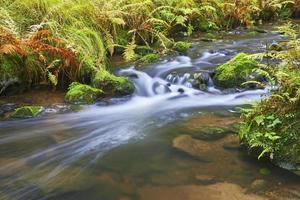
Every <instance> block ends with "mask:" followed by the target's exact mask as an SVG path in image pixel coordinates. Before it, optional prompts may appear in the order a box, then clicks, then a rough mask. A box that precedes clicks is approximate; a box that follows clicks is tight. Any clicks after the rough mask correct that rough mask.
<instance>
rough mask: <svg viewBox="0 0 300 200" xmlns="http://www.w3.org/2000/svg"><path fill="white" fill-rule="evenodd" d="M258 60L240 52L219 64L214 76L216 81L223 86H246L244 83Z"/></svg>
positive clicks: (256, 65)
mask: <svg viewBox="0 0 300 200" xmlns="http://www.w3.org/2000/svg"><path fill="white" fill-rule="evenodd" d="M257 67H258V62H257V61H256V60H255V59H253V58H251V57H249V55H248V54H245V53H239V54H237V55H236V56H235V57H234V58H232V59H231V60H230V61H228V62H226V63H225V64H223V65H221V66H219V67H218V68H217V71H216V74H215V76H214V78H213V79H214V83H215V84H216V85H217V86H218V87H222V88H234V87H245V86H243V85H242V84H243V83H244V82H246V81H247V80H249V77H250V75H251V74H252V71H253V69H255V68H257Z"/></svg>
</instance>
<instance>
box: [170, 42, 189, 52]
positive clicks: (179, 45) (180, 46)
mask: <svg viewBox="0 0 300 200" xmlns="http://www.w3.org/2000/svg"><path fill="white" fill-rule="evenodd" d="M191 46H192V44H191V43H189V42H183V41H179V42H175V43H174V45H173V49H174V50H176V51H178V52H181V53H186V52H187V50H188V49H189V48H191Z"/></svg>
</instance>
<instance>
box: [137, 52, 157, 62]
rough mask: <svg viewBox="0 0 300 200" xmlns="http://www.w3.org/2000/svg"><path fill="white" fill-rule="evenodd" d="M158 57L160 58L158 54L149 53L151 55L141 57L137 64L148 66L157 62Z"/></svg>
mask: <svg viewBox="0 0 300 200" xmlns="http://www.w3.org/2000/svg"><path fill="white" fill-rule="evenodd" d="M159 57H160V56H159V55H158V54H154V53H151V54H147V55H145V56H143V57H142V58H141V59H139V61H138V62H139V63H140V64H150V63H153V62H155V61H157V60H158V59H159Z"/></svg>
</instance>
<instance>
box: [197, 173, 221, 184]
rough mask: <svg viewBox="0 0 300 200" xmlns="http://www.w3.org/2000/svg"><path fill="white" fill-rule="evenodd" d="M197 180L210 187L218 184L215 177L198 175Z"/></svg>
mask: <svg viewBox="0 0 300 200" xmlns="http://www.w3.org/2000/svg"><path fill="white" fill-rule="evenodd" d="M195 178H196V180H197V181H198V182H199V183H200V184H203V185H209V184H214V183H216V182H217V181H216V179H215V178H214V177H213V176H209V175H196V177H195Z"/></svg>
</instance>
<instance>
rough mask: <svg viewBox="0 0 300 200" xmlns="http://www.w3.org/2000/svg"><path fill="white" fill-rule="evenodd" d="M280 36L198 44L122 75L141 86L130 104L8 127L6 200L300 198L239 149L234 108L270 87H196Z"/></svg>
mask: <svg viewBox="0 0 300 200" xmlns="http://www.w3.org/2000/svg"><path fill="white" fill-rule="evenodd" d="M280 39H281V38H280V36H279V35H277V34H273V33H266V34H261V35H258V36H257V37H256V38H251V39H249V38H248V39H247V38H241V39H238V38H237V37H235V38H234V39H232V38H230V37H229V38H228V40H226V41H222V42H220V41H217V42H216V43H212V44H206V45H201V44H202V43H197V41H195V45H194V48H193V49H192V50H191V52H189V56H178V57H173V58H170V59H167V60H165V61H161V62H159V63H156V64H153V65H151V66H149V67H148V68H147V70H145V71H139V70H136V69H135V68H133V67H131V68H128V69H123V70H120V71H119V73H120V74H122V75H125V76H128V77H130V78H131V79H132V80H133V82H134V84H135V86H136V92H135V94H134V95H133V96H131V97H128V98H125V99H123V100H122V99H117V100H111V103H109V105H106V103H103V104H102V103H99V104H96V105H92V106H86V107H84V108H83V109H82V110H80V111H79V112H76V113H69V114H60V115H49V116H47V115H44V116H43V117H40V118H37V119H27V120H18V121H5V122H0V131H1V134H0V177H1V178H0V199H59V200H60V199H79V200H80V199H101V200H102V199H103V200H106V199H107V200H110V199H114V200H115V199H117V200H118V199H119V200H125V199H132V200H134V199H145V200H147V199H163V200H166V199H190V200H193V199H203V197H205V199H208V200H209V199H233V198H236V199H247V200H248V199H266V198H270V199H287V198H293V199H297V198H298V199H300V194H299V187H300V180H299V178H298V177H296V176H295V175H293V174H290V173H289V172H286V171H283V170H281V169H278V168H276V167H274V166H272V165H270V164H269V163H267V162H258V161H257V160H256V159H254V158H251V157H249V156H248V155H245V151H243V150H242V149H241V148H240V146H239V143H238V138H237V135H236V128H234V127H235V126H236V123H237V122H238V121H239V119H238V114H236V113H235V112H236V109H235V108H236V106H242V105H244V104H246V103H249V102H253V101H255V100H258V99H260V98H261V97H262V96H263V95H267V94H268V92H269V88H266V89H263V90H249V91H247V90H246V91H233V92H223V91H221V90H219V89H218V88H215V87H214V85H213V82H210V84H209V88H208V91H200V90H197V89H193V88H192V87H191V85H190V84H189V81H188V79H189V78H190V77H191V75H192V73H193V72H195V71H199V70H207V69H211V68H213V66H215V65H216V64H217V63H224V62H225V61H226V60H229V59H230V58H231V57H232V56H234V55H235V54H236V53H238V52H240V51H241V50H245V49H249V45H251V47H253V48H254V47H256V48H257V50H255V51H256V52H260V51H262V50H263V48H265V47H264V44H265V43H266V42H270V41H272V40H280ZM210 45H211V46H214V51H213V52H212V51H211V50H210V48H212V47H210ZM252 50H253V49H251V51H252ZM174 71H176V72H177V74H176V75H174ZM211 131H212V132H213V133H212V135H211Z"/></svg>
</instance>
